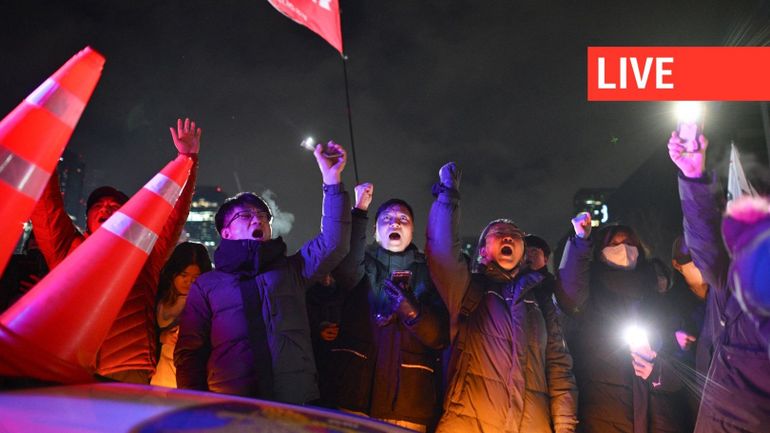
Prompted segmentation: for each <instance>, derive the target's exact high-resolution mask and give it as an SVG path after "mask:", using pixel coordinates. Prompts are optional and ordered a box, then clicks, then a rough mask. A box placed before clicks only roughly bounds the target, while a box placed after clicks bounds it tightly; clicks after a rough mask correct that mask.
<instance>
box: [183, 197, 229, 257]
mask: <svg viewBox="0 0 770 433" xmlns="http://www.w3.org/2000/svg"><path fill="white" fill-rule="evenodd" d="M226 198H227V194H225V193H224V192H223V191H222V188H221V187H219V186H212V185H199V186H198V187H196V189H195V195H194V196H193V201H192V204H191V205H190V214H189V216H188V217H187V223H185V225H184V230H185V232H186V233H187V238H186V240H188V241H190V242H198V243H201V244H203V245H204V246H205V247H206V249H207V250H208V251H209V254H211V255H213V254H214V250H215V249H216V247H217V245H219V233H217V228H216V225H215V224H214V216H215V215H216V213H217V209H219V206H221V205H222V203H223V202H224V201H225V199H226Z"/></svg>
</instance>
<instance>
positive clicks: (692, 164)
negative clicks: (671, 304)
mask: <svg viewBox="0 0 770 433" xmlns="http://www.w3.org/2000/svg"><path fill="white" fill-rule="evenodd" d="M700 142H701V146H700V148H699V149H698V150H696V151H689V150H688V149H687V147H686V146H685V145H684V143H683V142H682V140H681V139H680V138H679V136H678V135H677V133H676V132H673V133H672V134H671V138H670V139H669V141H668V153H669V156H670V157H671V161H673V162H674V164H675V165H676V166H677V167H678V168H679V171H680V172H679V198H680V200H681V202H682V214H683V215H684V221H683V227H684V237H685V242H686V243H687V247H688V248H689V249H690V255H692V259H693V262H695V266H697V267H698V269H699V270H700V271H701V273H702V274H703V279H704V280H705V281H706V282H707V283H709V285H710V286H711V289H712V290H715V291H716V293H718V294H719V296H717V299H718V304H719V306H720V311H723V310H722V308H721V307H722V306H723V305H724V301H723V300H724V298H725V297H726V296H727V290H728V289H727V287H728V284H727V270H728V267H729V265H730V258H729V256H728V254H727V250H726V249H725V247H724V244H723V243H722V236H721V232H720V224H721V222H722V209H723V206H722V203H721V200H719V198H718V197H719V196H720V195H721V188H720V186H719V184H718V183H717V182H716V180H715V178H714V176H713V175H708V174H707V173H706V149H707V148H708V140H707V139H706V137H704V136H703V135H701V136H700Z"/></svg>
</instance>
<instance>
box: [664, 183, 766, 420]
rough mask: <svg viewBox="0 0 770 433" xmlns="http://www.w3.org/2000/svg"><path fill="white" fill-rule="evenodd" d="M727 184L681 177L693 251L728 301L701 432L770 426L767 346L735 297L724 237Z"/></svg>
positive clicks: (721, 298)
mask: <svg viewBox="0 0 770 433" xmlns="http://www.w3.org/2000/svg"><path fill="white" fill-rule="evenodd" d="M720 193H721V188H720V187H719V185H718V184H717V183H716V182H715V181H714V180H713V178H712V177H711V176H704V177H703V178H701V179H688V178H685V177H684V176H683V175H682V174H681V173H680V175H679V196H680V198H681V200H682V213H683V214H684V235H685V240H686V242H687V245H688V246H689V248H690V254H691V255H692V258H693V261H694V262H695V265H696V266H697V267H698V269H700V270H701V272H702V273H703V277H704V279H705V280H706V282H707V283H709V285H710V287H711V290H714V291H715V294H716V295H717V299H718V300H719V305H722V306H723V307H722V311H721V312H720V313H721V320H720V324H721V326H722V327H723V330H722V332H721V334H720V335H717V336H716V338H715V341H716V347H715V351H714V358H713V359H712V361H711V368H710V369H709V372H708V379H707V380H706V385H705V388H704V390H703V399H702V400H701V405H700V411H699V412H698V421H697V424H696V426H695V431H696V432H697V433H711V432H716V431H720V432H737V431H748V432H756V433H760V432H767V431H768V429H769V428H770V360H768V357H767V344H766V343H765V342H764V340H763V338H762V336H761V335H760V333H759V332H758V331H757V327H756V325H755V324H754V323H753V322H752V320H751V319H750V318H749V317H748V316H747V315H746V314H745V313H744V312H742V311H741V308H740V305H739V304H738V301H737V299H736V298H735V297H734V296H732V287H731V283H730V280H729V278H728V275H729V267H730V258H729V257H728V254H727V251H726V250H725V248H724V246H723V244H722V238H721V236H720V221H721V219H722V218H721V215H722V212H721V206H720V203H719V201H718V199H717V197H718V194H720Z"/></svg>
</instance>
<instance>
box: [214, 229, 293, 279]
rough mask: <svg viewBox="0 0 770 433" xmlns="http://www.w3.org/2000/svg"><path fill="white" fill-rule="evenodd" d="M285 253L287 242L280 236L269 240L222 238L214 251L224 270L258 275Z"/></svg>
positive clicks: (219, 266) (218, 263) (218, 267)
mask: <svg viewBox="0 0 770 433" xmlns="http://www.w3.org/2000/svg"><path fill="white" fill-rule="evenodd" d="M285 255H286V243H284V241H283V239H282V238H280V237H278V238H276V239H271V240H269V241H256V240H253V239H240V240H230V239H222V242H220V243H219V247H218V248H217V250H216V251H215V252H214V263H215V264H216V267H217V270H220V271H222V272H227V273H230V274H247V275H256V274H259V273H261V272H264V271H265V270H266V269H267V268H268V266H269V265H270V264H271V263H273V262H274V261H275V260H276V259H277V258H279V257H283V256H285Z"/></svg>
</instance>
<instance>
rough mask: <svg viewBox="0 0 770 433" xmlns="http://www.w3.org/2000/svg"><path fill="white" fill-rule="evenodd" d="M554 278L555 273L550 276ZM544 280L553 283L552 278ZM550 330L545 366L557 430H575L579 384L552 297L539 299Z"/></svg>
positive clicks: (564, 432) (552, 415)
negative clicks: (576, 380) (573, 371)
mask: <svg viewBox="0 0 770 433" xmlns="http://www.w3.org/2000/svg"><path fill="white" fill-rule="evenodd" d="M551 278H552V277H551ZM544 284H551V285H552V284H553V279H550V280H546V283H544ZM540 304H541V309H542V311H543V317H544V318H545V322H546V328H547V330H548V340H547V343H546V344H547V345H546V353H545V367H546V374H547V378H548V394H549V396H550V397H551V418H552V420H553V425H554V429H555V432H556V433H572V432H574V431H575V428H576V426H577V423H578V421H577V398H578V388H577V384H576V382H575V376H574V375H573V373H572V355H570V353H569V350H568V349H567V344H566V343H565V342H564V335H563V333H562V329H561V324H560V322H559V318H558V313H557V311H556V306H555V305H554V304H553V299H552V298H551V297H544V300H542V301H540Z"/></svg>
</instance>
